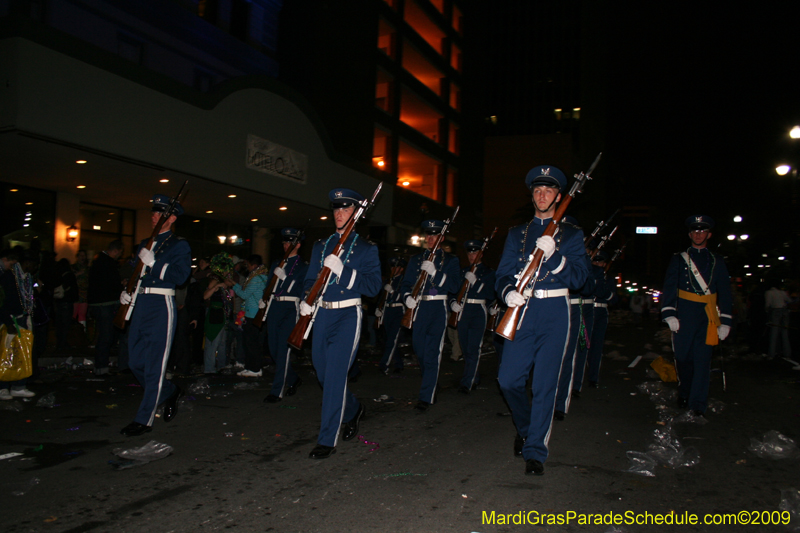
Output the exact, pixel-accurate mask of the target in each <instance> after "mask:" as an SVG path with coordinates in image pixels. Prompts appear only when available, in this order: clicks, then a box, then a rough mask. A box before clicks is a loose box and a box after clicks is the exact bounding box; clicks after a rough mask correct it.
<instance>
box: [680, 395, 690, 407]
mask: <svg viewBox="0 0 800 533" xmlns="http://www.w3.org/2000/svg"><path fill="white" fill-rule="evenodd" d="M687 407H689V400H687V399H686V398H681V397H678V409H686V408H687Z"/></svg>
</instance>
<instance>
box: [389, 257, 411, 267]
mask: <svg viewBox="0 0 800 533" xmlns="http://www.w3.org/2000/svg"><path fill="white" fill-rule="evenodd" d="M407 264H408V263H406V260H405V259H403V258H402V257H392V258H391V259H389V266H393V267H394V266H398V267H403V268H405V266H406V265H407Z"/></svg>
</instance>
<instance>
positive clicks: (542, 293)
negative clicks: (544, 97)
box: [496, 166, 588, 475]
mask: <svg viewBox="0 0 800 533" xmlns="http://www.w3.org/2000/svg"><path fill="white" fill-rule="evenodd" d="M525 184H526V185H527V186H528V188H529V189H530V190H531V192H532V201H533V205H534V207H535V209H536V216H535V217H534V219H533V220H531V221H530V222H529V223H527V224H523V225H521V226H517V227H514V228H511V229H510V230H509V232H508V238H507V239H506V244H505V248H504V249H503V256H502V258H501V260H500V265H499V266H498V268H497V285H496V289H497V293H498V297H499V298H501V299H502V300H503V301H505V303H506V304H507V305H508V306H509V307H517V306H523V312H522V317H521V319H520V321H519V324H518V325H517V330H516V334H515V338H514V340H513V341H511V340H506V341H505V346H504V348H503V361H502V363H501V364H500V371H499V376H498V382H499V384H500V389H501V390H502V391H503V395H504V397H505V400H506V402H507V403H508V405H509V407H510V408H511V415H512V417H513V420H514V425H515V426H516V428H517V436H516V438H515V439H514V455H517V456H520V455H521V456H522V457H524V458H525V473H526V474H536V475H542V474H544V462H545V460H547V455H548V447H547V443H548V441H549V440H550V431H551V428H552V425H553V412H554V410H555V403H556V390H557V389H558V378H559V375H560V373H561V364H562V363H563V361H564V356H565V353H566V351H567V344H568V342H569V332H570V303H569V290H570V289H573V290H574V289H579V288H580V287H582V286H583V284H584V283H585V282H586V277H587V275H588V270H587V266H586V260H585V259H584V256H585V255H586V251H585V250H584V247H583V232H582V231H581V230H579V229H576V228H574V227H571V226H568V225H564V226H563V227H559V228H558V230H557V232H556V233H555V236H554V237H550V236H546V235H544V231H545V229H546V228H547V226H548V225H549V224H550V222H551V221H552V218H553V215H554V214H555V210H556V204H557V203H558V202H559V201H560V200H561V192H563V191H565V189H566V187H567V178H566V176H564V173H563V172H561V171H560V170H559V169H557V168H556V167H553V166H539V167H536V168H533V169H531V171H530V172H528V175H527V176H526V178H525ZM536 248H539V249H541V250H542V252H543V258H542V263H541V267H540V269H539V272H538V273H537V276H536V277H535V278H534V279H535V283H534V284H533V286H532V287H530V286H529V287H525V288H524V290H523V293H520V292H518V291H517V290H516V282H517V278H516V277H515V276H517V274H520V273H521V272H522V270H523V269H524V267H525V265H526V263H527V260H528V258H529V257H530V256H531V254H533V253H534V251H535V249H536ZM531 368H533V376H532V378H531V390H532V393H533V398H532V400H529V399H528V394H527V391H526V382H527V381H528V376H529V375H531Z"/></svg>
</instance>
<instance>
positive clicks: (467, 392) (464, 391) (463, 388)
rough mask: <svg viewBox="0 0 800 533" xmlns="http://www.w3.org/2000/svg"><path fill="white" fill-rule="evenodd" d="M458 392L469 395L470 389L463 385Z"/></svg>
mask: <svg viewBox="0 0 800 533" xmlns="http://www.w3.org/2000/svg"><path fill="white" fill-rule="evenodd" d="M458 392H460V393H461V394H469V387H465V386H464V385H461V386H460V387H459V388H458Z"/></svg>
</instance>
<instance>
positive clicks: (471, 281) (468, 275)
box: [464, 270, 478, 285]
mask: <svg viewBox="0 0 800 533" xmlns="http://www.w3.org/2000/svg"><path fill="white" fill-rule="evenodd" d="M464 278H465V279H466V280H467V281H468V282H469V284H470V285H475V282H476V281H478V277H477V276H475V274H473V273H472V272H470V271H469V270H467V273H466V274H464Z"/></svg>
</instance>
